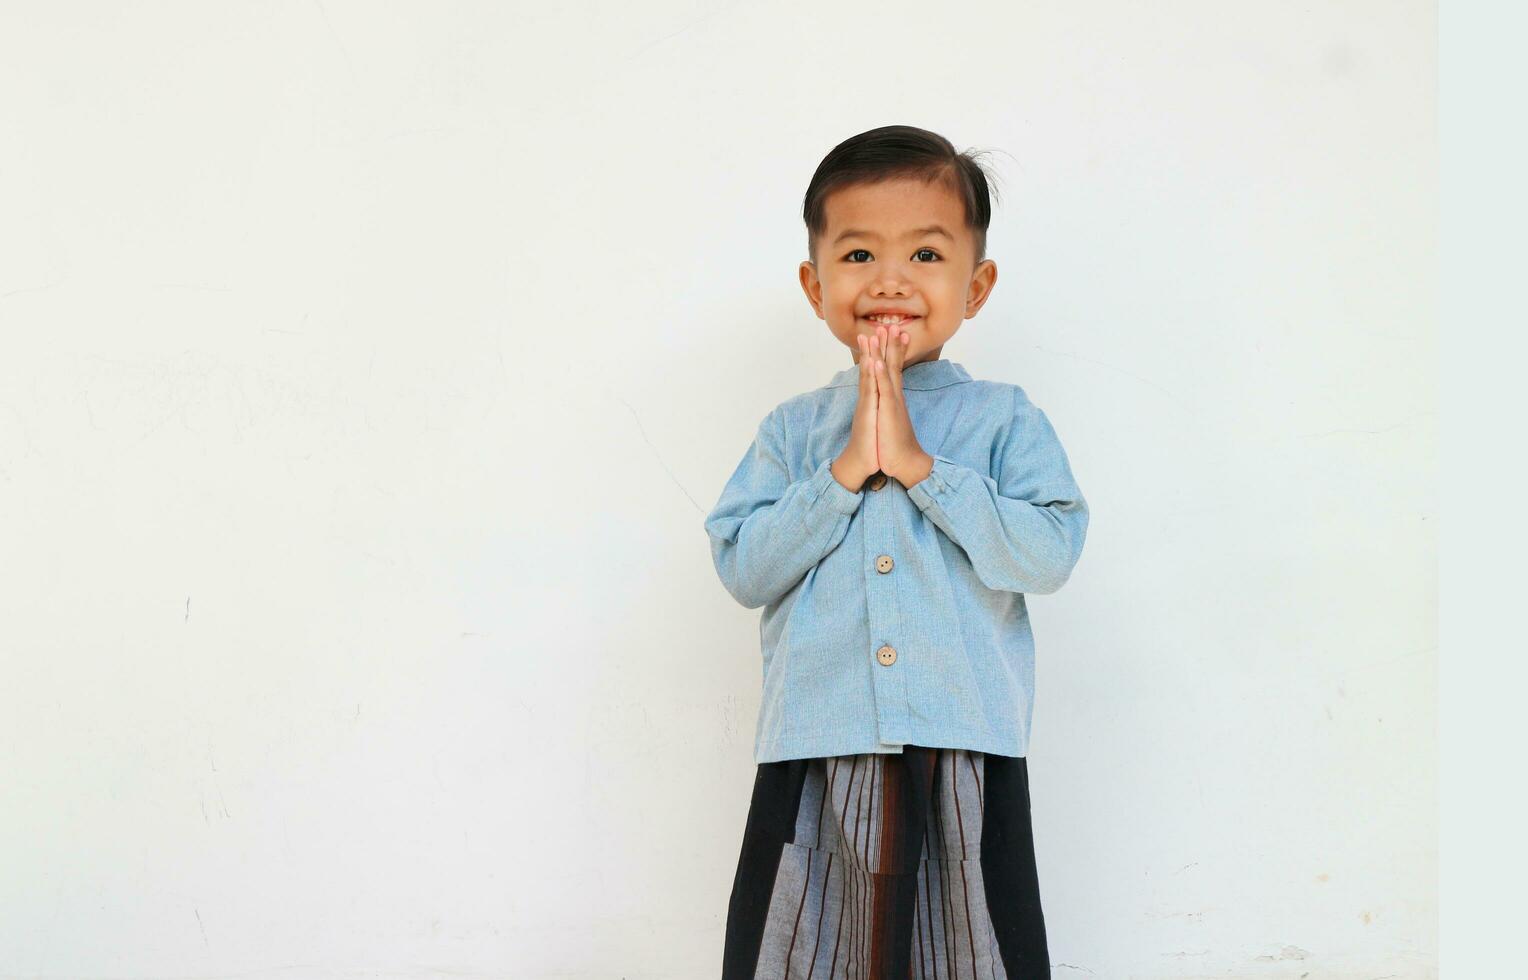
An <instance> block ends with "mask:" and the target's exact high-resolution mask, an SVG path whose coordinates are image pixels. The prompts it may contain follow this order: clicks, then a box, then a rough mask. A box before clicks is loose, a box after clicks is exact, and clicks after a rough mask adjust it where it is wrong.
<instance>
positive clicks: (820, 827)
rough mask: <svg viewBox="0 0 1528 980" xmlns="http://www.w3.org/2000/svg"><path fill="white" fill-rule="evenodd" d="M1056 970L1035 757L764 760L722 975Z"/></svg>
mask: <svg viewBox="0 0 1528 980" xmlns="http://www.w3.org/2000/svg"><path fill="white" fill-rule="evenodd" d="M1048 977H1050V956H1049V951H1048V949H1047V947H1046V940H1045V919H1044V916H1043V914H1042V912H1041V908H1040V890H1039V878H1038V874H1037V872H1036V868H1035V850H1034V837H1033V831H1032V828H1031V825H1030V811H1029V773H1028V768H1027V763H1026V761H1025V760H1024V759H1023V758H1020V757H1012V756H999V755H987V754H985V753H981V752H974V751H967V750H965V749H944V748H929V747H923V746H915V745H908V746H904V747H903V751H902V752H900V753H888V754H860V755H842V756H831V757H827V758H815V759H790V760H785V761H782V762H766V763H763V764H760V765H759V767H758V775H757V777H756V778H755V780H754V788H753V800H752V803H751V804H750V805H749V809H748V823H747V827H746V828H745V830H744V833H743V846H742V853H741V855H740V856H739V859H738V867H737V874H736V876H735V877H734V879H733V884H732V898H731V901H730V903H729V905H728V909H727V928H726V938H725V949H724V952H723V964H722V980H909V978H912V980H924V978H928V980H1033V978H1048Z"/></svg>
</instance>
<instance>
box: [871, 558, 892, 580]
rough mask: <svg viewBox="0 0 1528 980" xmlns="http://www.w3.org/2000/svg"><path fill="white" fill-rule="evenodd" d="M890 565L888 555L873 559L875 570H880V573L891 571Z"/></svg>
mask: <svg viewBox="0 0 1528 980" xmlns="http://www.w3.org/2000/svg"><path fill="white" fill-rule="evenodd" d="M891 565H892V561H891V556H890V555H882V556H881V557H879V558H877V559H876V560H875V570H876V571H878V572H880V573H881V574H882V575H885V574H886V573H887V572H889V571H891Z"/></svg>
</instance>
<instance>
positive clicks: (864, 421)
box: [832, 336, 879, 493]
mask: <svg viewBox="0 0 1528 980" xmlns="http://www.w3.org/2000/svg"><path fill="white" fill-rule="evenodd" d="M859 346H860V359H859V367H860V379H859V402H858V403H857V404H856V405H855V406H854V418H853V420H852V421H851V422H850V423H849V443H848V445H846V446H845V447H844V451H843V452H842V453H840V454H839V456H838V459H836V460H834V461H833V466H832V471H833V478H834V479H835V480H837V481H838V482H839V483H840V484H842V485H843V486H844V487H846V488H847V489H849V490H852V491H854V492H856V493H858V492H859V489H860V487H862V486H863V485H864V483H865V481H866V480H867V479H869V478H870V474H872V473H874V472H875V471H876V469H877V468H878V466H879V464H878V463H877V462H876V449H875V416H876V386H875V368H874V366H873V365H874V363H875V362H874V359H873V358H872V357H870V345H869V341H868V340H867V339H866V338H865V337H864V336H861V337H860V338H859Z"/></svg>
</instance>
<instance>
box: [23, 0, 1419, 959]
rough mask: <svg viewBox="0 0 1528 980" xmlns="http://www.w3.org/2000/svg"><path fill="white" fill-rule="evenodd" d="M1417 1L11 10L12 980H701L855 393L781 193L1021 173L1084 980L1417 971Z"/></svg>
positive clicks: (1043, 659) (1036, 762) (1022, 292)
mask: <svg viewBox="0 0 1528 980" xmlns="http://www.w3.org/2000/svg"><path fill="white" fill-rule="evenodd" d="M1434 42H1435V32H1434V10H1433V6H1432V4H1428V3H1394V2H1383V0H1372V2H1354V3H1328V4H1307V5H1294V4H1284V3H1266V2H1265V3H1238V4H1223V3H1211V2H1196V3H1182V2H1180V3H1169V4H1139V3H1125V2H1113V3H1097V2H1093V3H1069V4H1048V3H1017V4H1016V3H990V2H988V3H975V4H966V5H963V6H958V7H956V8H945V9H939V8H937V7H935V6H931V5H929V4H926V3H917V4H914V3H882V4H877V5H873V6H870V7H867V6H865V5H863V4H852V5H851V4H826V5H821V4H778V3H777V4H747V3H729V4H720V3H699V2H644V3H639V4H630V3H600V4H591V3H568V4H542V3H537V4H531V3H515V4H507V5H506V4H491V3H472V4H466V3H458V4H450V5H442V4H425V3H417V4H401V3H385V4H380V3H366V4H362V3H355V2H349V3H346V2H340V0H323V2H313V3H302V2H282V3H242V4H216V5H212V4H196V3H177V4H169V3H159V4H147V5H131V6H128V5H116V4H104V3H101V4H72V5H66V4H44V3H28V4H7V5H6V6H5V7H4V8H3V11H0V113H3V115H0V137H3V138H0V144H3V150H0V152H3V156H0V514H3V517H0V556H3V559H4V560H3V563H0V671H3V674H0V832H3V834H0V975H4V976H6V977H112V978H146V977H212V976H237V977H242V978H293V977H387V978H392V977H400V978H410V980H416V978H418V980H422V978H435V977H441V978H444V977H451V978H456V980H460V978H477V977H510V978H522V977H524V978H542V977H563V978H579V980H582V978H626V980H639V978H641V980H657V978H704V977H714V976H715V975H716V973H717V971H718V968H719V964H720V953H721V941H722V928H723V923H724V920H725V913H726V902H727V897H728V893H729V889H730V886H731V881H732V874H733V871H734V867H735V862H736V860H737V852H738V846H739V843H740V835H741V832H742V827H743V820H744V816H745V813H746V810H747V805H748V797H749V792H750V789H751V786H752V779H753V764H752V759H751V747H752V735H753V725H754V719H755V710H756V706H757V703H758V694H759V691H758V684H759V679H758V651H757V627H756V623H757V615H758V614H757V612H756V611H748V610H744V609H742V608H741V607H739V606H736V605H734V604H733V603H732V601H731V599H730V598H729V597H728V596H727V595H726V593H725V592H724V590H723V589H722V587H721V585H720V583H719V581H717V579H716V578H715V574H714V571H713V569H712V567H711V563H710V557H709V552H708V549H707V540H706V537H705V534H704V531H703V529H702V526H701V521H702V518H703V516H704V514H705V512H706V511H707V510H709V508H710V506H711V505H712V503H713V502H714V500H715V498H716V495H717V494H718V493H719V492H720V489H721V486H722V484H723V483H724V481H725V479H726V478H727V476H728V475H729V474H730V472H731V469H732V467H733V466H734V465H735V464H736V462H737V460H738V459H739V458H740V457H741V454H742V452H743V450H744V449H745V448H746V446H747V443H748V440H749V438H750V437H751V434H752V429H753V426H754V425H755V424H756V423H757V421H758V419H759V418H760V417H762V415H763V414H764V413H765V412H766V411H768V410H769V408H771V407H772V406H773V405H775V404H776V403H777V402H779V401H780V400H782V399H783V398H785V397H787V396H789V395H791V394H795V393H797V392H799V391H804V390H806V389H808V388H812V387H816V386H817V385H820V384H822V383H823V382H825V381H826V380H827V378H828V377H829V375H830V374H831V373H832V372H834V371H836V370H838V369H840V368H842V367H844V366H846V365H847V364H848V363H849V362H850V358H849V355H848V352H847V350H846V349H844V348H842V347H840V346H837V345H836V343H835V342H834V341H833V339H832V337H831V335H830V334H829V333H828V331H827V329H826V327H825V326H824V325H823V324H822V322H821V321H819V320H817V319H816V318H815V317H814V316H813V315H812V314H811V311H810V308H809V307H808V305H807V303H806V301H805V299H804V298H803V297H802V296H801V293H800V290H799V287H798V286H797V285H796V281H795V275H796V273H795V267H796V264H797V262H799V261H800V260H801V259H802V258H803V257H804V253H803V247H804V246H803V240H804V232H803V229H802V227H801V221H800V217H799V210H800V203H801V196H802V194H803V193H804V191H805V187H806V183H807V180H808V179H809V177H810V175H811V172H812V170H813V168H814V167H815V166H816V164H817V162H818V160H819V159H820V158H821V157H822V155H823V154H824V153H826V152H827V150H828V149H829V148H831V147H832V146H833V145H834V144H835V143H837V142H838V141H840V140H842V139H844V138H846V137H848V136H850V135H852V134H854V133H857V132H860V131H861V130H864V129H869V128H871V127H873V126H878V125H884V124H887V123H910V124H914V125H920V126H925V127H928V128H931V129H934V130H936V131H938V132H941V133H943V134H945V135H946V136H948V137H949V138H950V139H951V140H953V141H954V142H955V144H956V145H957V146H959V147H962V148H964V147H967V146H972V145H975V146H978V147H982V148H987V149H991V150H993V151H995V152H994V156H993V157H992V158H991V159H992V162H993V163H995V164H996V165H997V166H998V167H999V169H1000V174H999V194H1000V198H999V201H998V203H997V210H996V215H995V217H994V220H993V224H992V228H991V237H990V254H991V256H992V257H993V258H994V259H995V260H996V261H997V264H998V284H997V288H996V291H995V293H994V295H993V297H992V299H991V301H990V302H989V303H988V304H987V306H986V307H985V308H984V310H983V311H982V313H981V314H980V315H979V316H978V317H977V318H976V319H974V320H971V321H967V322H966V323H965V325H964V326H963V327H962V329H961V332H960V334H959V335H958V336H957V337H956V338H955V339H954V340H953V341H952V342H951V343H950V345H949V346H947V347H946V350H945V355H946V356H947V357H949V358H951V359H952V360H956V361H959V362H960V363H962V364H964V365H966V366H967V367H968V368H969V369H970V370H971V371H972V373H973V374H975V375H977V376H978V377H992V378H998V379H1002V380H1008V381H1013V382H1016V383H1019V384H1021V385H1023V386H1024V387H1025V388H1026V389H1027V390H1028V391H1029V393H1030V394H1031V396H1032V397H1033V398H1034V399H1035V401H1036V402H1037V403H1038V404H1040V405H1041V406H1042V407H1043V408H1045V409H1046V411H1047V413H1048V414H1049V415H1050V416H1051V418H1052V420H1053V421H1054V423H1055V424H1056V426H1057V429H1058V432H1059V433H1060V435H1061V437H1062V439H1063V441H1064V443H1065V445H1066V447H1067V449H1068V451H1069V453H1070V455H1071V458H1072V462H1073V467H1074V471H1075V473H1076V474H1077V477H1078V480H1079V482H1080V483H1081V485H1082V486H1083V488H1084V490H1085V492H1086V493H1087V495H1088V498H1089V501H1090V503H1091V504H1092V507H1093V519H1092V526H1091V529H1090V534H1089V542H1088V547H1087V549H1086V551H1085V552H1084V555H1083V558H1082V561H1081V563H1080V565H1079V566H1078V568H1077V570H1076V573H1075V574H1074V576H1073V578H1072V580H1071V582H1070V583H1069V584H1068V586H1067V587H1066V588H1065V589H1064V590H1062V591H1061V592H1060V593H1058V594H1056V595H1054V596H1048V597H1037V598H1036V599H1035V600H1034V602H1033V604H1032V607H1031V608H1032V612H1033V616H1034V621H1035V629H1036V636H1037V643H1038V649H1039V667H1038V675H1039V676H1038V684H1039V692H1040V693H1039V702H1038V706H1037V710H1036V716H1035V723H1034V743H1033V751H1032V754H1031V757H1030V766H1031V778H1032V787H1033V792H1034V807H1035V809H1034V819H1035V831H1036V836H1037V843H1038V849H1039V862H1040V876H1041V888H1042V894H1043V896H1044V902H1045V911H1046V921H1047V924H1048V926H1049V930H1050V941H1051V951H1052V954H1053V957H1054V960H1055V967H1054V971H1055V972H1054V975H1055V976H1057V977H1079V978H1133V977H1140V978H1167V977H1177V978H1190V977H1258V978H1264V977H1267V978H1291V980H1294V978H1311V980H1323V978H1359V977H1376V976H1389V977H1398V978H1413V977H1431V976H1435V975H1436V966H1435V963H1436V955H1435V954H1436V928H1435V916H1436V912H1437V908H1436V902H1435V898H1434V889H1435V883H1436V857H1437V852H1436V846H1435V831H1436V821H1435V787H1436V779H1437V774H1436V765H1435V755H1434V736H1435V717H1436V716H1435V711H1434V684H1433V678H1434V671H1435V666H1436V660H1435V650H1436V646H1435V644H1436V633H1437V621H1436V614H1435V606H1434V589H1435V585H1436V570H1435V528H1436V523H1437V516H1438V514H1437V507H1436V492H1435V485H1434V478H1435V470H1434V458H1435V455H1436V452H1437V436H1436V431H1437V426H1436V411H1437V406H1436V400H1435V393H1434V383H1433V377H1432V370H1431V365H1432V360H1433V351H1434V346H1435V342H1436V337H1435V334H1434V328H1433V310H1434V302H1435V296H1434V279H1433V266H1432V262H1433V258H1434V250H1435V239H1436V234H1437V228H1436V222H1435V212H1434V207H1435V194H1434V187H1433V184H1434V178H1435V175H1436V170H1437V149H1436V143H1435V130H1436V113H1435V98H1436V92H1435V57H1434V55H1435V51H1434Z"/></svg>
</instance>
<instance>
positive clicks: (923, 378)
mask: <svg viewBox="0 0 1528 980" xmlns="http://www.w3.org/2000/svg"><path fill="white" fill-rule="evenodd" d="M859 372H860V367H859V365H858V364H851V365H850V366H849V367H846V368H844V369H843V370H842V371H839V372H838V373H837V374H835V375H833V380H832V381H829V382H828V383H827V385H826V387H828V388H845V387H853V386H857V385H858V384H859ZM970 380H971V374H970V372H968V371H967V370H966V369H965V368H964V367H962V366H961V365H960V364H959V363H957V362H955V361H947V360H945V359H944V358H942V357H938V358H935V359H934V360H932V361H919V362H918V363H917V364H909V365H907V366H906V367H904V368H903V369H902V387H903V388H906V389H909V390H911V391H927V390H928V389H930V388H943V387H944V386H945V385H953V384H959V383H960V382H962V381H970Z"/></svg>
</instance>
